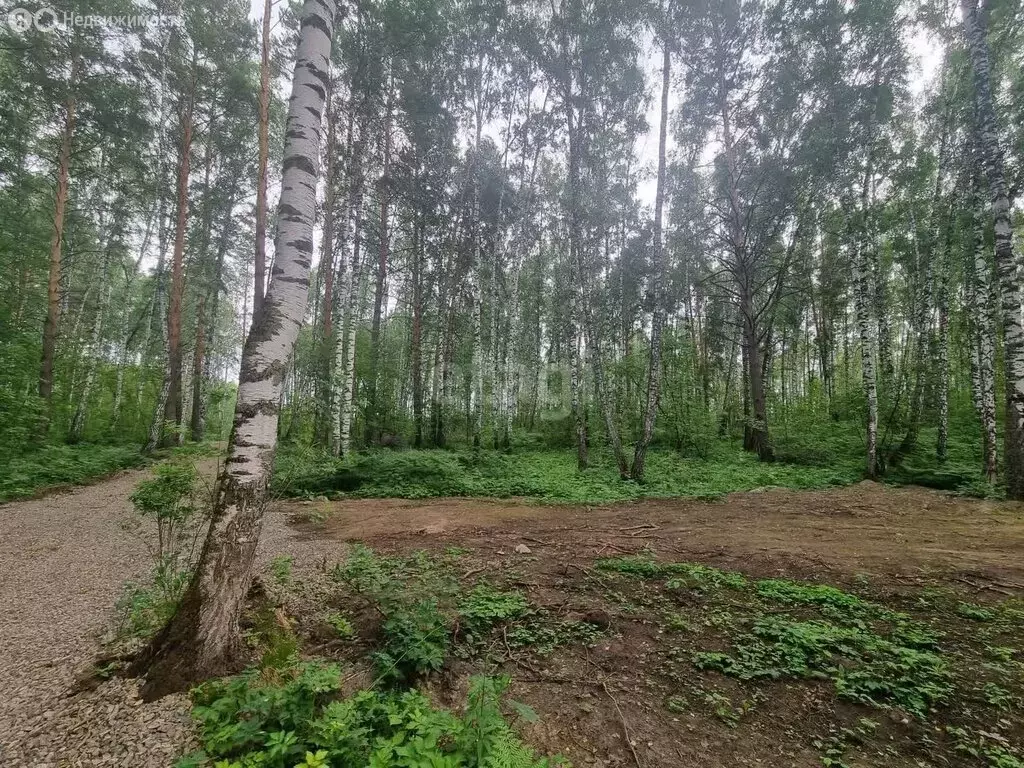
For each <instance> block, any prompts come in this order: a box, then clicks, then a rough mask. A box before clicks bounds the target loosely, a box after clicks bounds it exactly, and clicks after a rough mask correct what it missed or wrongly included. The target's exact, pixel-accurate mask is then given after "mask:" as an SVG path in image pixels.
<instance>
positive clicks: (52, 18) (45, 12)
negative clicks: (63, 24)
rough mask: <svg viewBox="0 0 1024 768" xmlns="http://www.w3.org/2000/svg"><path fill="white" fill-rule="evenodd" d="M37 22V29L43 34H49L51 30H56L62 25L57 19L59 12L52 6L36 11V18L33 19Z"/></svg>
mask: <svg viewBox="0 0 1024 768" xmlns="http://www.w3.org/2000/svg"><path fill="white" fill-rule="evenodd" d="M32 19H33V21H35V24H36V29H38V30H40V31H42V32H49V31H50V30H53V29H56V28H57V25H58V24H59V23H60V22H59V21H58V19H57V11H55V10H54V9H53V8H51V7H50V6H44V7H42V8H40V9H39V10H38V11H36V13H35V16H33V17H32Z"/></svg>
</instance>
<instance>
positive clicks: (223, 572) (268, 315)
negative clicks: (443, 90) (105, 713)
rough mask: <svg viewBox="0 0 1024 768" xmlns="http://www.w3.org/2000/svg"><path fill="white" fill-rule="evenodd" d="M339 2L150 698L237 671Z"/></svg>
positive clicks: (307, 246) (313, 26) (305, 85)
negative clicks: (223, 453)
mask: <svg viewBox="0 0 1024 768" xmlns="http://www.w3.org/2000/svg"><path fill="white" fill-rule="evenodd" d="M334 15H335V4H334V2H333V0H306V3H305V6H304V7H303V13H302V22H301V27H300V31H299V45H298V50H297V51H296V57H295V69H294V76H293V77H294V79H293V85H292V97H291V102H290V104H289V110H288V123H287V132H286V137H287V138H286V140H285V147H284V164H283V174H282V180H281V201H280V212H281V216H280V219H279V225H278V231H277V237H276V242H275V253H276V254H277V258H276V263H275V267H274V276H273V279H272V280H271V285H270V290H269V292H268V294H267V296H266V298H265V300H264V301H263V304H262V305H261V307H260V310H259V312H257V313H256V315H255V318H254V321H253V329H252V332H251V333H250V334H249V338H248V339H247V340H246V343H245V347H244V349H243V351H242V363H241V370H240V374H239V384H238V400H237V403H236V406H235V423H234V428H233V430H232V433H231V439H230V441H229V443H228V459H227V461H226V462H225V464H224V469H223V471H222V472H221V475H220V478H219V479H218V483H217V494H216V501H215V503H214V508H213V514H212V519H211V523H210V529H209V533H208V534H207V537H206V541H205V543H204V545H203V550H202V554H201V555H200V559H199V563H198V566H197V567H196V571H195V574H194V575H193V577H192V581H191V582H190V584H189V586H188V589H187V590H186V592H185V594H184V596H183V597H182V599H181V602H180V603H179V604H178V607H177V610H176V611H175V613H174V616H173V617H172V618H171V620H170V621H169V622H168V624H167V626H165V627H164V628H163V629H162V630H161V631H160V633H159V634H158V635H157V636H156V637H155V638H154V639H153V642H152V643H151V644H150V646H149V648H148V649H147V651H146V652H145V653H144V654H143V655H142V657H141V658H140V661H139V666H140V667H141V668H146V669H147V675H146V683H145V686H144V689H143V694H144V696H146V697H147V698H154V697H156V696H159V695H162V694H164V693H168V692H171V691H176V690H181V689H183V688H185V687H186V686H188V685H189V684H191V683H193V682H195V681H197V680H202V679H204V678H206V677H209V676H213V675H219V674H224V673H225V672H230V671H233V670H234V669H236V668H237V663H238V660H239V659H238V654H239V651H240V648H241V638H240V635H239V617H240V616H241V613H242V608H243V606H244V603H245V597H246V594H247V593H248V591H249V586H250V584H251V582H252V571H253V562H254V560H255V556H256V547H257V544H258V543H259V537H260V530H261V528H262V525H263V512H264V509H265V507H266V500H267V485H268V482H269V479H270V473H271V467H272V465H273V459H274V451H275V448H276V444H277V422H278V414H279V407H280V399H281V392H282V388H283V384H284V376H285V372H286V370H287V367H288V365H287V363H288V358H289V357H290V356H291V354H292V352H293V350H294V347H295V342H296V339H297V338H298V333H299V327H300V325H301V324H302V318H303V314H304V312H305V308H306V301H307V299H308V292H309V271H310V263H311V258H312V253H313V223H314V218H315V214H316V187H317V176H318V172H319V162H320V131H321V117H322V111H323V105H324V95H325V90H326V86H327V77H328V66H329V59H330V53H331V36H332V34H333V29H334Z"/></svg>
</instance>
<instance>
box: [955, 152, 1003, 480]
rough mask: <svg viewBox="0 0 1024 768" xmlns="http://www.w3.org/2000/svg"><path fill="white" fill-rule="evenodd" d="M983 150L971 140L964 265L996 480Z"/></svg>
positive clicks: (986, 466) (988, 464)
mask: <svg viewBox="0 0 1024 768" xmlns="http://www.w3.org/2000/svg"><path fill="white" fill-rule="evenodd" d="M980 151H981V150H980V147H979V146H978V141H977V140H976V139H975V140H974V141H972V142H971V161H972V165H973V169H972V173H971V176H972V184H971V188H972V200H971V238H970V241H969V244H968V250H967V259H966V263H965V266H964V272H965V277H964V282H965V284H966V286H967V305H968V308H969V312H970V317H971V320H972V321H973V322H972V326H973V328H972V330H973V334H972V335H973V337H974V339H973V343H972V344H971V360H972V362H973V365H972V374H973V375H972V384H973V387H972V388H973V390H974V395H975V407H976V408H977V410H978V416H979V417H980V418H981V429H982V435H983V437H982V467H983V471H984V473H985V478H986V479H987V480H988V481H989V482H990V483H994V482H995V481H996V479H997V478H998V474H999V462H998V447H997V439H996V388H995V356H996V354H995V351H996V306H997V304H998V297H997V295H996V294H997V288H996V285H995V281H994V280H993V279H992V265H991V264H990V262H989V258H988V254H987V253H986V248H985V211H986V205H985V179H984V174H983V173H982V168H981V161H980V157H979V153H980Z"/></svg>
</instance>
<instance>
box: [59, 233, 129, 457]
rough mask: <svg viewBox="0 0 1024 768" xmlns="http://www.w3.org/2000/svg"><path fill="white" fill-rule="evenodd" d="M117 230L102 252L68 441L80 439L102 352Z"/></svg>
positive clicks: (75, 441) (73, 441)
mask: <svg viewBox="0 0 1024 768" xmlns="http://www.w3.org/2000/svg"><path fill="white" fill-rule="evenodd" d="M119 231H120V230H119V227H118V223H115V224H114V233H113V234H112V235H111V239H108V242H107V244H106V248H105V249H104V253H103V266H102V269H101V270H100V290H99V296H100V298H99V301H98V302H97V305H96V318H95V319H94V320H93V324H92V335H91V336H90V339H89V347H88V350H87V352H86V355H87V356H88V360H87V363H86V371H85V384H84V386H83V387H82V394H81V396H80V397H79V398H78V405H77V406H76V408H75V415H74V416H73V417H72V419H71V428H70V429H69V430H68V442H69V443H77V442H78V441H79V440H81V439H82V433H83V431H84V430H85V422H86V418H87V417H88V414H89V401H90V400H91V399H92V390H93V386H94V385H95V383H96V369H97V368H98V367H99V364H100V359H101V353H102V340H103V321H104V319H105V318H106V316H107V309H108V307H109V306H110V249H111V247H112V244H113V243H112V242H111V240H112V239H114V238H117V237H118V236H119Z"/></svg>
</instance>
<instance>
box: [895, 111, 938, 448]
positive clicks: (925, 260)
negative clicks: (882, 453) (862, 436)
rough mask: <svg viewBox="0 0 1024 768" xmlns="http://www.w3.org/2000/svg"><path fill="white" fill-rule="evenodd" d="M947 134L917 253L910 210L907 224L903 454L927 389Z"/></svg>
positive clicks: (912, 444) (917, 427)
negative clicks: (908, 319)
mask: <svg viewBox="0 0 1024 768" xmlns="http://www.w3.org/2000/svg"><path fill="white" fill-rule="evenodd" d="M947 141H948V136H947V128H946V125H945V124H943V128H942V136H941V138H940V140H939V167H938V172H937V174H936V177H935V191H934V193H933V194H932V210H931V216H930V223H929V228H928V229H929V240H930V242H929V243H928V246H927V248H926V250H925V252H924V254H922V253H921V247H920V238H919V237H918V232H917V227H916V225H915V224H916V220H915V218H914V215H913V212H912V213H911V225H912V229H913V230H914V231H913V232H912V233H911V234H912V236H913V238H914V254H915V257H916V261H917V270H916V271H917V280H918V289H917V312H916V313H915V314H916V318H915V324H916V325H917V342H916V346H915V350H914V387H913V390H912V392H911V395H910V412H909V414H908V416H907V433H906V435H905V436H904V438H903V441H902V442H901V443H900V446H899V449H898V450H897V456H906V455H907V454H909V453H911V452H913V450H914V448H916V447H917V436H918V433H919V432H920V431H921V419H922V417H923V414H924V405H925V392H926V389H927V381H928V371H929V369H930V368H931V365H930V363H931V358H930V352H931V340H932V310H933V304H935V297H934V295H933V282H934V278H935V263H936V261H937V260H936V258H935V254H936V253H938V249H939V247H940V233H941V230H942V226H943V221H942V198H943V182H944V180H945V175H946V161H947V153H948V146H947Z"/></svg>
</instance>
